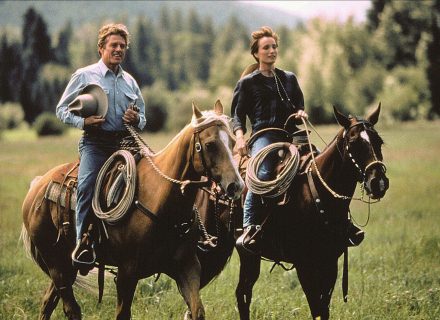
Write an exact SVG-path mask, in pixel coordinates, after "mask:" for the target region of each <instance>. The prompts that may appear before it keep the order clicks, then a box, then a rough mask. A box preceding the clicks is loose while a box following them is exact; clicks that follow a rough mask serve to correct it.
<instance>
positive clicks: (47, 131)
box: [33, 112, 67, 136]
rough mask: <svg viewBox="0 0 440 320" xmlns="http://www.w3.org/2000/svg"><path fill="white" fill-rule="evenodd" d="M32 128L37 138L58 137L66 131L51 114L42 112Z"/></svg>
mask: <svg viewBox="0 0 440 320" xmlns="http://www.w3.org/2000/svg"><path fill="white" fill-rule="evenodd" d="M33 127H34V129H35V131H36V132H37V135H38V136H50V135H54V136H59V135H62V134H63V133H64V132H65V131H66V128H67V127H66V125H65V124H63V123H62V122H61V121H60V120H59V119H58V118H57V117H56V116H55V115H54V114H53V113H51V112H43V113H42V114H40V115H39V116H38V117H37V119H36V120H35V122H34V124H33Z"/></svg>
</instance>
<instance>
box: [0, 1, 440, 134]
mask: <svg viewBox="0 0 440 320" xmlns="http://www.w3.org/2000/svg"><path fill="white" fill-rule="evenodd" d="M111 21H112V22H113V21H118V22H122V23H125V24H127V25H128V26H129V30H130V33H131V35H132V38H131V41H132V42H131V45H130V49H129V50H128V52H127V57H126V60H125V62H124V64H123V68H124V69H125V70H127V71H128V72H130V73H131V74H132V75H133V76H134V77H135V78H136V80H137V81H138V83H139V85H140V86H141V88H142V93H143V96H144V99H145V100H146V104H147V116H148V125H147V128H146V130H148V131H160V130H179V129H180V128H182V127H183V125H184V124H185V123H186V121H187V119H188V118H189V116H190V112H191V101H195V102H196V103H197V104H198V105H200V106H201V107H202V108H203V109H206V108H210V107H211V106H212V105H213V104H214V102H215V100H216V99H217V98H220V100H221V101H222V103H223V105H224V106H225V107H226V109H227V110H228V112H229V107H230V102H231V98H232V91H233V88H234V86H235V84H236V82H237V80H238V79H239V76H240V74H241V72H242V70H243V69H244V68H245V67H246V66H247V65H249V64H251V63H253V62H254V60H253V58H252V56H251V55H250V53H249V37H250V32H251V31H252V30H251V29H250V28H249V26H248V25H247V24H246V23H245V22H244V21H243V20H242V16H241V15H240V12H237V14H236V15H232V16H230V17H229V19H227V20H225V21H224V22H222V23H217V24H216V23H213V19H212V17H211V16H209V15H201V14H199V13H198V12H197V11H196V10H194V9H189V10H184V9H181V8H169V7H167V6H163V7H162V8H161V10H160V14H159V16H158V17H157V19H151V18H149V17H146V16H145V15H139V16H137V17H130V19H129V18H128V17H127V16H121V17H120V19H118V20H114V19H111ZM105 22H110V21H104V20H100V21H99V22H95V23H94V22H84V23H82V24H81V25H80V26H76V25H74V24H73V23H72V21H66V22H65V25H64V26H63V27H61V28H60V29H59V30H55V31H54V32H52V33H49V31H48V24H47V22H46V21H45V20H44V18H43V16H42V15H41V13H40V12H38V11H37V10H36V9H34V8H33V7H29V8H28V9H27V11H26V13H25V15H24V16H23V21H22V28H21V35H18V36H17V35H15V34H14V33H13V32H9V30H8V28H6V27H4V28H2V29H0V130H1V129H3V130H4V129H13V128H15V127H17V126H20V125H21V123H22V122H23V119H24V121H25V122H26V123H27V124H33V123H34V122H36V120H37V118H38V117H39V116H43V115H45V116H46V117H47V114H52V115H53V116H54V111H55V106H56V104H57V102H58V100H59V98H60V96H61V94H62V92H63V90H64V88H65V86H66V84H67V82H68V81H69V79H70V76H71V74H72V73H73V72H74V71H75V69H77V68H79V67H82V66H85V65H88V64H90V63H94V62H96V61H97V60H98V59H99V56H98V54H97V48H96V43H97V32H98V29H99V28H100V26H101V25H102V24H103V23H105ZM274 28H275V27H274ZM275 31H276V32H277V33H278V34H279V35H280V50H279V58H278V62H277V66H278V67H279V68H282V69H286V70H291V71H293V72H295V73H296V74H297V76H298V78H299V81H300V85H301V87H302V89H303V91H304V95H305V107H306V109H307V110H308V112H309V114H310V117H311V120H312V121H313V122H314V123H329V122H333V121H334V120H333V116H332V106H333V105H335V106H337V107H338V108H340V109H341V110H343V111H345V112H348V113H352V114H356V115H362V114H364V113H365V111H367V109H368V108H370V107H371V106H372V105H377V104H378V103H379V101H380V102H382V105H383V107H384V108H383V118H384V120H385V121H389V122H392V121H409V120H416V119H434V118H437V117H438V116H439V115H440V90H438V88H440V70H439V69H440V0H429V1H422V2H414V1H391V0H373V1H372V4H371V9H370V10H369V11H368V14H367V21H366V22H365V23H358V22H355V21H354V20H353V19H348V20H347V21H345V22H340V21H336V20H327V19H323V18H315V19H312V20H309V21H306V22H304V23H298V24H296V25H295V26H288V25H283V26H277V27H276V29H275ZM186 115H188V116H186Z"/></svg>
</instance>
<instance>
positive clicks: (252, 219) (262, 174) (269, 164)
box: [243, 131, 283, 228]
mask: <svg viewBox="0 0 440 320" xmlns="http://www.w3.org/2000/svg"><path fill="white" fill-rule="evenodd" d="M280 141H283V139H282V138H280V134H279V133H277V132H270V131H268V132H264V133H262V134H261V135H260V136H259V137H257V138H256V140H255V141H254V143H253V144H252V146H251V149H250V155H251V156H252V157H253V156H255V155H256V154H257V153H258V151H260V150H261V149H263V148H264V147H266V146H268V145H270V144H272V143H275V142H280ZM276 161H277V155H276V154H274V153H270V154H269V155H268V156H267V157H266V158H265V159H264V161H263V162H262V163H261V165H260V167H259V168H258V172H257V177H258V179H260V180H262V181H268V180H270V179H271V178H272V177H271V175H272V173H273V170H274V167H275V165H276ZM272 179H273V178H272ZM262 209H263V202H262V199H261V196H259V195H257V194H254V193H252V192H251V191H248V192H247V194H246V198H245V200H244V207H243V228H245V227H247V226H249V225H256V224H260V223H261V221H260V219H261V215H262V213H261V211H262Z"/></svg>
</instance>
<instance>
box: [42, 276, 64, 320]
mask: <svg viewBox="0 0 440 320" xmlns="http://www.w3.org/2000/svg"><path fill="white" fill-rule="evenodd" d="M59 300H60V296H59V295H58V293H57V289H56V287H55V283H53V281H51V282H50V285H49V288H47V290H46V293H45V295H44V298H43V302H42V304H41V310H40V317H39V319H40V320H48V319H50V316H51V315H52V312H53V311H54V310H55V308H56V306H57V304H58V301H59Z"/></svg>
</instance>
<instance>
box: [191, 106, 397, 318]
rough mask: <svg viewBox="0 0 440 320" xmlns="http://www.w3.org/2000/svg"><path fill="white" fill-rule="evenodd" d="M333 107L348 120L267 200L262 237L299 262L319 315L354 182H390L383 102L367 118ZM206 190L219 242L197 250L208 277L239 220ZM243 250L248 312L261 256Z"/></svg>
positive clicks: (371, 189)
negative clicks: (380, 127)
mask: <svg viewBox="0 0 440 320" xmlns="http://www.w3.org/2000/svg"><path fill="white" fill-rule="evenodd" d="M334 113H335V116H336V119H337V121H338V123H339V124H340V125H341V126H342V127H343V128H341V130H340V131H339V132H338V133H337V135H336V137H335V138H334V139H333V141H332V142H331V143H330V144H329V145H328V146H327V147H326V148H325V150H323V152H322V153H320V154H319V155H317V156H316V157H315V159H314V160H312V161H310V163H309V165H308V167H307V168H306V170H305V172H302V173H300V174H298V175H297V176H296V177H295V179H294V180H293V182H292V184H291V186H290V187H289V189H288V191H287V193H288V197H289V198H290V199H289V201H288V203H287V204H285V205H283V206H277V207H274V205H270V204H267V207H266V213H267V215H268V216H269V217H268V219H267V220H266V223H265V224H264V226H263V235H262V239H261V240H260V241H261V242H262V250H261V256H262V257H264V258H267V259H270V260H273V261H276V262H287V263H292V264H293V265H294V267H295V268H296V270H297V275H298V278H299V281H300V283H301V286H302V288H303V290H304V293H305V295H306V297H307V301H308V303H309V307H310V311H311V315H312V317H313V318H314V319H329V316H330V315H329V305H330V300H331V295H332V292H333V288H334V285H335V282H336V278H337V272H338V266H337V263H338V259H339V257H340V256H341V255H342V253H343V252H344V251H345V250H346V249H347V227H348V220H347V216H348V212H349V205H350V202H351V200H352V197H353V194H354V191H355V188H356V184H357V182H360V183H362V184H363V186H364V189H365V192H366V193H367V195H368V196H369V197H370V198H371V199H380V198H382V197H383V196H384V195H385V193H386V190H387V189H388V185H389V182H388V178H387V177H386V174H385V171H386V169H385V165H384V164H383V162H382V160H383V157H382V151H381V146H382V144H383V141H382V139H381V138H380V136H379V134H378V133H377V131H376V130H375V129H374V125H375V124H376V123H377V121H378V118H379V113H380V105H379V106H378V107H377V108H376V109H375V110H374V111H373V112H372V113H371V114H370V116H368V117H367V118H366V119H365V120H363V119H358V118H356V117H346V116H344V115H343V114H341V113H340V112H339V111H338V110H337V109H336V108H334ZM312 190H313V191H312ZM208 198H209V195H208V194H207V193H206V192H204V193H202V192H200V191H199V194H198V196H197V199H196V203H198V204H199V206H200V207H199V212H200V216H201V217H202V219H201V220H202V221H204V223H205V224H206V226H207V229H208V231H209V232H211V233H212V234H214V235H215V232H216V230H219V231H218V237H219V240H218V241H219V243H218V245H217V247H216V248H214V249H213V250H211V251H209V252H203V251H201V250H199V253H198V255H199V260H200V263H201V267H202V282H201V283H202V284H203V285H205V284H207V283H209V282H210V281H211V280H212V279H213V278H214V277H216V276H217V275H218V273H220V272H221V270H222V269H223V268H224V266H225V265H226V263H227V261H228V256H227V255H229V256H230V255H231V254H232V250H233V245H234V233H233V231H232V230H231V228H228V227H227V226H228V225H230V224H231V223H232V224H234V223H237V221H236V218H234V215H233V216H232V220H231V217H230V216H231V215H230V208H228V206H225V205H222V204H220V205H218V206H217V207H216V206H215V205H214V203H213V201H208ZM238 205H239V204H238ZM215 208H216V209H215ZM214 210H216V211H217V212H218V213H217V217H218V218H219V219H218V220H217V223H220V225H221V227H220V228H219V227H216V228H214V227H213V226H214V225H215V222H214V220H213V217H214V215H212V211H214ZM240 210H242V209H241V208H240ZM209 211H211V212H209ZM235 213H237V212H235ZM241 213H242V211H241ZM235 216H239V214H238V215H237V214H235ZM263 218H264V217H261V219H263ZM238 223H241V221H239V222H238ZM235 226H236V227H237V226H238V224H235ZM222 237H223V238H222ZM238 253H239V257H240V278H239V283H238V285H237V288H236V292H235V293H236V298H237V305H238V310H239V313H240V319H242V320H245V319H250V311H249V307H250V304H251V300H252V288H253V286H254V284H255V282H256V281H257V279H258V277H259V273H260V262H261V256H257V255H250V254H248V253H245V252H243V250H238ZM344 298H345V297H344Z"/></svg>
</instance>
